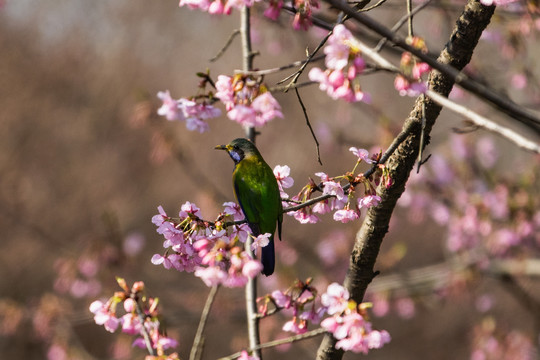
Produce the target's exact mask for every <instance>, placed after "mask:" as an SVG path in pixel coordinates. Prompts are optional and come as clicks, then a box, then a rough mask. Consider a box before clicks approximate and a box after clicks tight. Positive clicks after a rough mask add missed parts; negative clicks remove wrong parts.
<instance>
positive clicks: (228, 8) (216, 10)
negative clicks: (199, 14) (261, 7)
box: [178, 0, 260, 15]
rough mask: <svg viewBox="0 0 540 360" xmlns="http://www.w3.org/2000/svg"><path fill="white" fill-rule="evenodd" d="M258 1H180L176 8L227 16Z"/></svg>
mask: <svg viewBox="0 0 540 360" xmlns="http://www.w3.org/2000/svg"><path fill="white" fill-rule="evenodd" d="M258 1H260V0H180V3H179V4H178V6H180V7H182V6H187V7H188V8H190V9H192V10H193V9H199V10H202V11H207V12H208V13H210V14H214V15H221V14H226V15H229V14H230V13H231V12H232V9H233V8H235V9H241V8H243V7H245V6H247V7H251V6H253V4H254V3H255V2H258Z"/></svg>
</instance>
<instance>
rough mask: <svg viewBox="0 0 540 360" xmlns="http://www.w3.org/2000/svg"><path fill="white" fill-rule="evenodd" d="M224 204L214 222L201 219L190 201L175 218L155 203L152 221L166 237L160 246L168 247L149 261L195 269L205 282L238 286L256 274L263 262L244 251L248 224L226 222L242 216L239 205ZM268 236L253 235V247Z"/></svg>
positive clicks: (236, 219) (169, 266) (186, 269)
mask: <svg viewBox="0 0 540 360" xmlns="http://www.w3.org/2000/svg"><path fill="white" fill-rule="evenodd" d="M224 206H225V208H224V211H223V212H222V213H221V214H220V215H219V216H218V219H217V220H216V221H215V222H214V223H209V222H208V221H204V220H203V219H202V218H201V212H200V209H199V208H198V207H197V206H196V205H195V204H192V203H190V202H186V203H185V204H183V205H182V207H181V211H180V213H179V218H177V219H173V218H171V217H169V216H168V215H167V214H166V213H165V211H164V210H163V208H162V207H161V206H160V207H158V210H159V214H158V215H155V216H154V217H153V218H152V222H153V223H154V224H155V225H156V226H157V227H158V228H157V232H158V233H160V234H161V235H163V237H164V238H165V241H164V243H163V247H164V248H166V249H167V250H166V252H165V254H164V255H160V254H155V255H154V256H153V257H152V263H153V264H154V265H163V266H164V267H165V268H166V269H170V268H175V269H176V270H178V271H188V272H194V273H195V276H197V277H200V278H201V279H202V280H203V281H204V283H205V284H206V285H207V286H216V285H220V284H222V285H224V286H227V287H239V286H244V285H245V284H246V283H247V281H248V279H249V278H254V277H255V276H257V274H259V273H260V272H261V270H262V264H261V263H260V262H259V261H257V260H255V259H253V258H252V257H251V256H250V255H249V254H248V253H247V252H246V251H244V246H243V244H244V243H245V241H246V239H247V237H248V236H251V235H250V234H249V233H250V231H249V228H248V226H247V225H246V224H245V223H244V224H238V225H237V224H233V225H230V226H226V225H225V222H226V221H227V220H232V221H238V220H242V219H243V218H244V217H243V215H242V212H241V210H240V207H239V206H238V205H237V204H235V203H232V202H229V203H225V204H224ZM268 238H269V234H262V235H259V236H258V237H256V238H255V239H254V241H253V247H252V249H255V248H256V247H258V246H266V245H268V242H269V239H268Z"/></svg>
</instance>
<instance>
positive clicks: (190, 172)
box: [0, 0, 538, 359]
mask: <svg viewBox="0 0 540 360" xmlns="http://www.w3.org/2000/svg"><path fill="white" fill-rule="evenodd" d="M0 3H1V4H2V7H1V8H0V49H1V51H0V244H1V248H2V251H1V252H0V274H2V276H1V277H0V358H2V359H9V358H20V359H112V358H114V359H142V358H143V356H144V352H143V351H142V350H139V349H136V348H135V349H132V347H131V342H132V340H133V339H132V337H130V336H127V335H124V334H114V335H111V334H109V333H107V332H106V331H105V330H104V329H103V327H101V326H98V325H96V324H95V323H94V322H93V319H92V314H91V313H90V312H89V311H88V306H89V304H90V303H91V302H92V301H94V300H96V299H106V298H107V297H109V296H111V295H112V293H113V292H114V291H116V290H117V285H116V281H115V276H120V277H124V278H125V279H126V280H127V281H128V283H130V284H131V283H132V282H134V281H138V280H142V281H144V282H145V284H146V286H147V288H148V291H149V293H150V295H151V296H155V297H159V298H160V304H161V306H162V309H163V313H164V316H165V319H166V320H165V321H166V326H167V329H168V333H169V335H170V336H172V337H174V338H176V339H177V340H178V341H179V346H178V348H177V351H178V353H179V354H180V357H181V358H183V359H185V358H187V356H188V354H189V350H190V348H191V343H192V341H193V337H194V335H195V329H196V326H197V324H198V320H199V316H200V313H201V310H202V308H203V304H204V301H205V299H206V295H207V293H208V288H207V287H206V286H204V284H203V283H202V281H200V280H199V279H198V278H195V277H194V276H193V275H192V274H188V273H178V272H176V271H173V270H165V269H164V268H163V267H161V266H154V265H152V264H151V263H150V258H151V256H152V255H153V254H155V253H162V252H163V248H162V238H161V237H160V236H159V235H158V234H157V233H156V232H155V226H154V225H153V224H152V223H151V221H150V220H151V217H152V216H153V215H154V214H156V213H157V206H159V205H162V206H163V207H164V208H165V210H166V211H167V212H168V213H169V214H175V213H176V212H177V211H178V210H179V209H180V206H181V204H183V203H184V202H186V201H191V202H194V203H196V204H197V205H198V206H199V207H200V208H201V209H202V212H203V215H204V216H205V218H207V219H214V218H215V216H216V215H217V214H218V213H219V212H220V211H221V209H222V207H221V204H222V203H223V202H225V201H233V199H234V197H233V194H232V187H231V179H230V177H231V171H232V167H233V164H232V162H231V161H230V159H229V158H228V157H227V156H226V154H224V153H222V152H219V153H218V152H215V151H214V150H213V147H214V146H215V145H217V144H224V143H227V142H229V141H230V140H231V139H233V138H235V137H239V136H242V135H243V132H242V129H241V128H240V127H238V126H237V125H236V124H234V123H232V122H231V121H229V120H228V119H227V118H226V117H225V116H222V117H220V118H218V119H213V120H210V122H209V123H210V131H209V132H207V133H204V134H199V133H198V132H190V131H188V130H186V129H185V126H184V125H183V124H181V123H178V122H168V121H167V120H165V119H164V118H162V117H159V116H157V115H156V110H157V108H158V107H159V106H160V105H161V104H160V101H159V100H158V99H157V97H156V94H157V92H158V91H163V90H167V89H168V90H170V92H171V94H172V96H173V98H179V97H187V96H190V95H193V94H195V91H196V86H197V84H198V81H199V79H198V78H197V77H196V76H195V73H196V72H199V71H206V69H207V68H208V69H210V74H211V76H213V77H217V75H219V74H228V75H230V74H232V71H233V70H234V69H238V68H240V66H241V55H240V46H239V39H236V40H235V41H234V42H233V43H232V45H231V47H230V48H229V49H228V50H227V51H226V52H225V54H224V55H223V56H222V57H221V58H220V59H219V60H218V61H216V62H210V61H209V59H210V58H212V57H213V56H214V55H215V54H216V53H218V51H219V50H220V49H221V48H222V47H223V45H224V44H225V42H226V41H227V39H228V37H229V36H230V34H231V33H232V32H233V31H234V29H236V28H238V26H239V25H238V18H239V16H238V11H233V14H232V15H231V16H224V17H212V16H208V14H205V13H202V12H199V11H190V10H188V9H187V8H178V3H177V2H176V1H172V0H167V1H164V0H162V1H143V0H130V1H127V0H115V1H106V0H96V1H83V0H70V1H67V0H50V1H47V2H35V1H30V0H4V1H3V2H0ZM323 7H324V5H323ZM261 9H262V7H261V8H259V11H254V13H255V16H254V19H253V24H254V32H253V37H254V48H255V49H256V50H258V51H259V52H260V55H259V56H257V57H256V59H255V64H256V67H258V68H261V69H264V68H270V67H276V66H280V65H284V64H288V63H290V62H292V61H297V60H301V59H303V58H304V57H305V49H306V47H309V49H313V48H314V47H315V46H316V45H317V44H318V43H319V41H320V39H321V38H322V37H323V36H324V34H325V33H324V32H322V31H317V30H315V31H314V32H310V33H307V32H294V31H292V30H291V27H290V21H291V18H290V17H289V16H288V15H286V14H282V16H281V18H280V21H279V22H278V23H271V22H269V21H267V20H265V19H264V18H263V17H262V16H260V10H261ZM403 11H404V10H403V6H402V4H401V3H399V4H398V3H397V2H396V1H389V2H388V6H387V7H386V8H384V9H383V8H381V10H376V11H375V12H374V16H377V18H378V19H380V20H381V21H384V22H385V23H386V24H390V26H391V25H392V24H393V23H395V22H396V21H397V20H398V19H399V18H400V17H401V16H402V14H403ZM459 11H460V7H458V6H455V7H449V8H447V9H445V10H444V11H440V10H439V9H438V8H437V7H435V6H434V7H431V8H428V9H427V10H426V11H424V12H422V13H420V15H418V16H417V17H416V18H415V21H416V29H417V32H418V34H419V35H421V36H425V37H426V39H427V42H428V46H429V48H430V51H432V52H435V53H436V52H438V51H440V50H441V49H442V47H443V46H444V44H445V43H446V39H447V38H448V35H449V33H450V31H451V29H452V27H453V24H454V22H455V19H456V16H457V14H458V13H459ZM330 14H331V12H330ZM433 19H436V21H434V20H433ZM366 39H367V40H368V41H373V40H376V39H375V38H373V37H372V36H371V35H369V34H366ZM536 48H537V46H536ZM496 49H497V46H496V45H494V44H491V43H483V44H481V46H480V48H479V50H478V54H479V55H478V57H475V61H474V63H473V66H471V67H470V70H471V71H481V70H482V71H485V74H490V80H491V81H492V82H493V83H495V84H499V83H504V82H505V81H506V82H507V81H508V79H507V78H505V77H504V75H505V74H504V73H503V74H501V72H500V71H498V69H500V68H505V67H506V66H507V64H505V63H504V62H501V63H500V64H499V63H489V64H485V63H486V62H481V61H479V60H477V59H482V56H484V57H485V56H486V55H488V54H491V53H493V52H494V51H496ZM529 49H531V54H534V53H535V52H534V51H535V50H534V49H535V47H534V46H533V45H531V47H529ZM386 54H387V55H388V56H389V57H390V58H391V59H392V60H393V62H394V63H396V64H397V63H398V62H399V54H397V53H395V52H394V51H393V50H392V49H390V50H387V51H386ZM527 61H528V60H522V62H523V63H527ZM530 64H531V63H529V64H528V65H530ZM498 67H499V68H498ZM291 72H292V70H287V71H285V72H282V73H278V74H274V75H271V76H268V77H267V78H266V79H265V80H266V82H267V83H268V84H275V83H276V82H277V81H278V80H280V79H282V78H284V77H285V76H287V75H289V74H290V73H291ZM303 79H304V81H305V80H306V79H307V76H306V75H304V76H303ZM529 89H530V88H529ZM364 90H365V91H367V92H369V93H371V95H372V98H373V101H372V104H371V105H366V104H359V105H353V106H351V105H350V104H346V103H344V102H336V101H332V100H331V99H329V98H328V97H327V96H326V95H325V94H324V93H323V92H321V91H319V90H318V88H317V86H308V87H304V88H302V89H301V95H302V96H303V100H304V102H305V105H306V107H307V109H308V114H309V116H310V121H311V124H312V125H313V127H314V130H315V132H316V134H317V137H318V140H319V141H320V142H321V158H322V162H323V166H321V165H319V164H318V162H317V155H316V152H315V144H314V141H313V139H312V137H311V134H310V132H309V129H308V128H307V126H306V124H305V119H304V117H303V115H302V111H301V108H300V106H299V104H298V102H297V101H296V97H295V95H294V93H287V94H282V93H276V94H275V96H276V98H277V99H278V101H279V102H280V104H281V106H282V108H283V113H284V119H276V120H274V121H272V122H271V123H270V124H268V125H267V126H266V127H265V128H264V129H262V134H261V136H259V137H258V140H257V141H258V147H259V149H260V150H261V152H262V154H263V155H264V157H265V159H266V161H267V162H268V163H269V164H270V165H271V166H272V167H273V166H275V165H278V164H279V165H289V166H290V167H291V169H292V171H291V175H292V176H293V177H294V179H295V181H296V183H295V185H294V187H293V188H292V189H290V191H289V193H290V194H295V193H296V192H298V191H300V189H301V188H302V186H303V185H304V184H306V183H307V181H308V179H309V177H310V176H311V177H314V173H316V172H318V171H324V172H326V173H328V174H331V175H338V174H342V173H343V172H345V171H349V170H351V169H352V167H353V166H354V161H355V159H354V157H353V156H352V155H351V154H350V153H349V152H348V148H349V147H350V146H356V147H362V148H367V149H370V150H373V151H378V150H379V149H381V148H385V147H387V146H388V144H389V143H390V141H391V140H392V138H393V136H395V135H396V134H397V133H398V131H399V129H400V127H401V123H402V122H403V120H404V119H405V118H406V116H407V115H408V112H409V110H410V108H411V105H412V104H413V101H414V99H412V98H407V97H399V96H397V95H396V93H395V90H393V78H392V76H391V75H390V74H375V75H370V76H366V77H365V82H364ZM510 90H511V91H512V95H513V96H516V97H517V98H518V99H520V97H521V99H523V96H524V95H522V93H521V92H518V91H517V90H515V91H514V90H513V89H510ZM537 91H538V89H536V88H533V89H532V90H531V89H530V92H529V94H528V95H531V94H533V95H534V94H537ZM459 95H460V94H457V95H456V96H459ZM461 101H462V102H463V103H465V104H476V105H477V106H478V107H479V108H480V110H481V111H487V110H486V106H485V105H481V104H478V103H475V102H474V100H473V99H468V98H466V97H465V98H463V97H461ZM493 117H495V118H497V115H493ZM460 125H461V119H458V118H456V117H454V116H453V115H452V114H449V113H446V112H444V113H443V115H442V116H441V118H440V119H439V121H438V125H437V126H436V127H435V129H434V131H433V134H432V146H431V147H430V148H429V152H437V153H440V154H445V153H449V152H450V150H449V149H448V148H447V146H448V143H447V141H446V140H447V139H448V138H449V134H450V132H451V128H453V127H459V126H460ZM495 143H496V144H497V147H498V148H499V149H500V151H499V152H500V153H501V154H502V157H501V162H502V164H504V167H503V168H504V170H505V171H506V172H507V173H515V172H519V171H521V169H523V168H524V167H526V164H528V163H529V162H530V161H531V159H532V157H531V156H529V155H528V154H525V153H523V152H521V151H519V150H517V149H516V148H515V147H514V146H513V145H509V144H508V143H507V142H505V141H503V140H499V139H497V140H495ZM410 215H411V213H410V209H408V208H406V207H401V208H399V209H398V211H397V215H396V217H395V219H393V222H392V227H391V231H390V233H389V234H388V236H387V238H386V239H385V241H384V244H383V249H382V252H381V257H380V259H379V266H378V267H377V268H378V269H379V270H381V272H382V274H381V277H383V276H385V275H391V274H397V273H400V272H404V271H407V270H410V269H413V268H422V267H425V266H429V265H436V264H439V263H441V262H442V261H443V260H444V259H445V256H446V255H447V254H446V250H445V247H444V237H445V232H444V230H443V228H442V227H441V226H438V225H437V224H435V223H434V222H433V221H431V222H429V221H427V223H425V222H412V221H411V220H410ZM359 225H360V222H356V223H349V224H346V225H344V224H341V223H336V222H334V221H333V220H332V219H331V217H330V216H327V217H324V218H323V221H322V222H320V223H318V224H315V225H300V224H299V223H298V222H296V221H295V220H294V219H292V218H291V217H289V216H286V219H285V223H284V230H283V241H282V242H280V243H278V244H277V253H278V254H279V255H278V260H277V269H278V270H277V275H276V276H273V277H271V278H269V279H262V284H261V286H260V289H259V290H260V293H261V294H264V293H265V292H267V291H272V290H273V289H275V288H282V289H284V288H286V287H287V286H289V284H290V283H291V282H292V281H293V280H294V279H296V278H300V279H304V280H305V279H306V278H307V277H310V276H311V277H314V282H315V284H317V285H320V286H321V289H324V288H325V286H326V285H327V284H329V283H330V282H333V281H337V282H341V281H342V280H343V277H344V275H345V271H346V265H347V262H348V253H349V251H350V249H351V247H352V244H353V241H354V234H355V231H356V230H357V229H358V228H359ZM428 273H429V271H428ZM383 280H384V279H383ZM443 282H444V284H445V285H447V284H448V283H449V282H451V281H448V279H446V278H444V279H443ZM383 283H384V282H383ZM451 283H452V286H449V287H448V288H449V289H450V288H451V289H452V290H453V291H454V292H452V291H448V292H447V293H445V294H446V295H444V296H442V295H440V294H435V295H434V291H431V290H427V291H424V294H421V295H422V296H423V297H420V294H419V296H418V297H416V296H415V295H414V294H411V293H410V292H408V291H407V290H403V291H402V292H401V293H400V290H399V286H398V287H397V291H395V290H396V287H393V288H392V293H393V294H394V295H395V301H394V300H392V301H390V300H388V299H387V300H388V306H389V310H388V311H386V312H385V311H380V314H384V315H385V316H384V317H380V318H379V317H375V316H374V318H373V319H372V320H373V324H374V327H375V328H380V329H387V330H388V331H389V332H390V333H391V335H392V338H393V340H392V342H391V343H390V344H389V345H387V346H386V347H385V348H384V349H382V350H378V351H374V352H372V353H371V354H370V355H369V356H370V357H371V358H373V359H430V358H436V359H464V358H468V357H469V356H470V355H469V354H470V351H471V350H470V349H471V338H472V337H473V335H474V331H475V330H474V327H473V324H475V323H478V322H479V321H482V319H483V318H484V317H483V316H484V315H482V314H478V311H477V310H476V308H475V305H474V304H475V303H476V302H477V300H478V299H479V298H480V299H481V297H482V295H484V293H485V292H486V291H487V290H488V289H489V291H490V292H491V294H492V297H490V298H486V299H487V300H486V301H490V300H489V299H493V298H496V299H497V301H496V304H495V305H494V307H493V308H492V307H491V306H490V309H492V311H498V312H499V313H500V314H502V316H503V319H504V321H505V322H506V323H508V329H511V328H512V327H513V326H514V325H516V324H519V326H520V328H521V330H523V331H524V332H525V333H527V332H529V333H530V332H531V331H533V326H534V324H532V321H531V319H530V317H529V313H528V312H527V310H526V309H523V307H521V306H520V305H519V304H518V303H517V302H516V300H515V299H514V298H513V297H512V296H511V295H510V294H508V292H505V291H504V290H503V289H499V288H497V284H496V280H493V279H487V280H483V281H481V282H480V281H479V282H478V283H476V284H474V287H473V289H474V290H471V287H469V285H470V284H469V283H467V280H466V279H462V278H459V279H457V280H456V281H454V282H451ZM465 283H467V284H465ZM460 284H461V285H462V286H461V285H460ZM374 286H375V285H374ZM460 286H461V287H460ZM425 293H427V295H428V296H425V295H426V294H425ZM448 293H453V294H455V295H456V296H448ZM382 294H387V293H385V292H384V286H383V292H382ZM394 295H393V296H394ZM458 295H459V296H458ZM243 296H244V295H243V291H242V290H240V289H221V290H220V292H219V293H218V297H217V300H216V302H215V305H214V308H213V309H212V312H211V314H210V320H209V324H208V331H207V341H206V345H207V346H206V352H205V357H204V358H207V359H213V358H217V357H219V356H225V355H228V354H230V353H232V352H236V351H238V350H240V349H242V348H245V347H246V346H247V339H246V330H245V326H244V324H245V314H244V305H243ZM379 297H380V296H379ZM383 297H384V295H383ZM371 300H373V301H375V300H377V296H376V295H371ZM286 319H287V317H286V316H281V315H278V316H275V317H272V318H270V319H266V320H264V321H263V322H262V333H263V334H264V335H263V341H267V340H272V339H274V338H276V337H284V336H285V334H284V333H283V332H282V331H281V326H282V324H283V323H284V322H285V321H286ZM486 326H489V324H488V325H486ZM319 341H320V339H315V340H309V341H305V342H301V343H298V344H294V345H293V346H290V347H283V348H278V349H274V350H269V351H268V352H267V354H268V355H267V358H269V359H272V358H276V357H277V356H279V357H280V358H282V359H298V358H313V357H314V354H315V353H316V349H317V347H318V344H319ZM358 357H360V356H359V355H354V354H348V355H346V358H350V359H352V358H358Z"/></svg>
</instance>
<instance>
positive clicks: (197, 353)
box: [189, 286, 219, 360]
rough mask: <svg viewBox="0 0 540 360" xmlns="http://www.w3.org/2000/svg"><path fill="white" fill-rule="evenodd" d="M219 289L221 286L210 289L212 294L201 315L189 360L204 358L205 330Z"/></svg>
mask: <svg viewBox="0 0 540 360" xmlns="http://www.w3.org/2000/svg"><path fill="white" fill-rule="evenodd" d="M218 289H219V286H212V287H211V288H210V293H209V294H208V297H207V298H206V303H205V304H204V308H203V311H202V314H201V319H200V320H199V327H198V328H197V333H196V334H195V339H194V340H193V346H192V347H191V353H190V354H189V360H199V359H201V357H202V350H203V346H204V338H203V334H204V328H205V327H206V322H207V320H208V315H209V314H210V309H211V308H212V304H213V303H214V299H215V298H216V293H217V291H218Z"/></svg>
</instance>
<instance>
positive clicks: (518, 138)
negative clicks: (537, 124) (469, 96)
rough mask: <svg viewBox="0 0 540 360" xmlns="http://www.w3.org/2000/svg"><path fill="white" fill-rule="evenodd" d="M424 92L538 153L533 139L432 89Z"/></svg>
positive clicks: (443, 104) (483, 126)
mask: <svg viewBox="0 0 540 360" xmlns="http://www.w3.org/2000/svg"><path fill="white" fill-rule="evenodd" d="M426 94H427V95H428V96H429V97H430V98H431V99H432V100H433V101H435V102H436V103H438V104H439V105H441V106H444V107H445V108H447V109H449V110H451V111H453V112H455V113H456V114H459V115H461V116H463V117H464V118H466V119H468V120H469V121H471V122H472V123H473V124H474V125H476V126H478V127H481V128H484V129H486V130H488V131H491V132H493V133H495V134H498V135H501V136H502V137H504V138H506V139H507V140H510V141H511V142H513V143H514V144H516V145H517V146H518V147H520V148H522V149H525V150H527V151H532V152H535V153H537V154H540V145H539V144H538V143H535V142H534V141H531V140H529V139H527V138H525V137H524V136H522V135H520V134H518V133H517V132H515V131H514V130H511V129H509V128H507V127H504V126H501V125H499V124H496V123H494V122H493V121H491V120H489V119H487V118H485V117H483V116H481V115H479V114H477V113H475V112H474V111H472V110H471V109H468V108H466V107H465V106H462V105H459V104H456V103H455V102H453V101H452V100H449V99H447V98H445V97H444V96H441V95H439V94H437V93H436V92H434V91H431V90H428V91H427V92H426Z"/></svg>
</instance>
